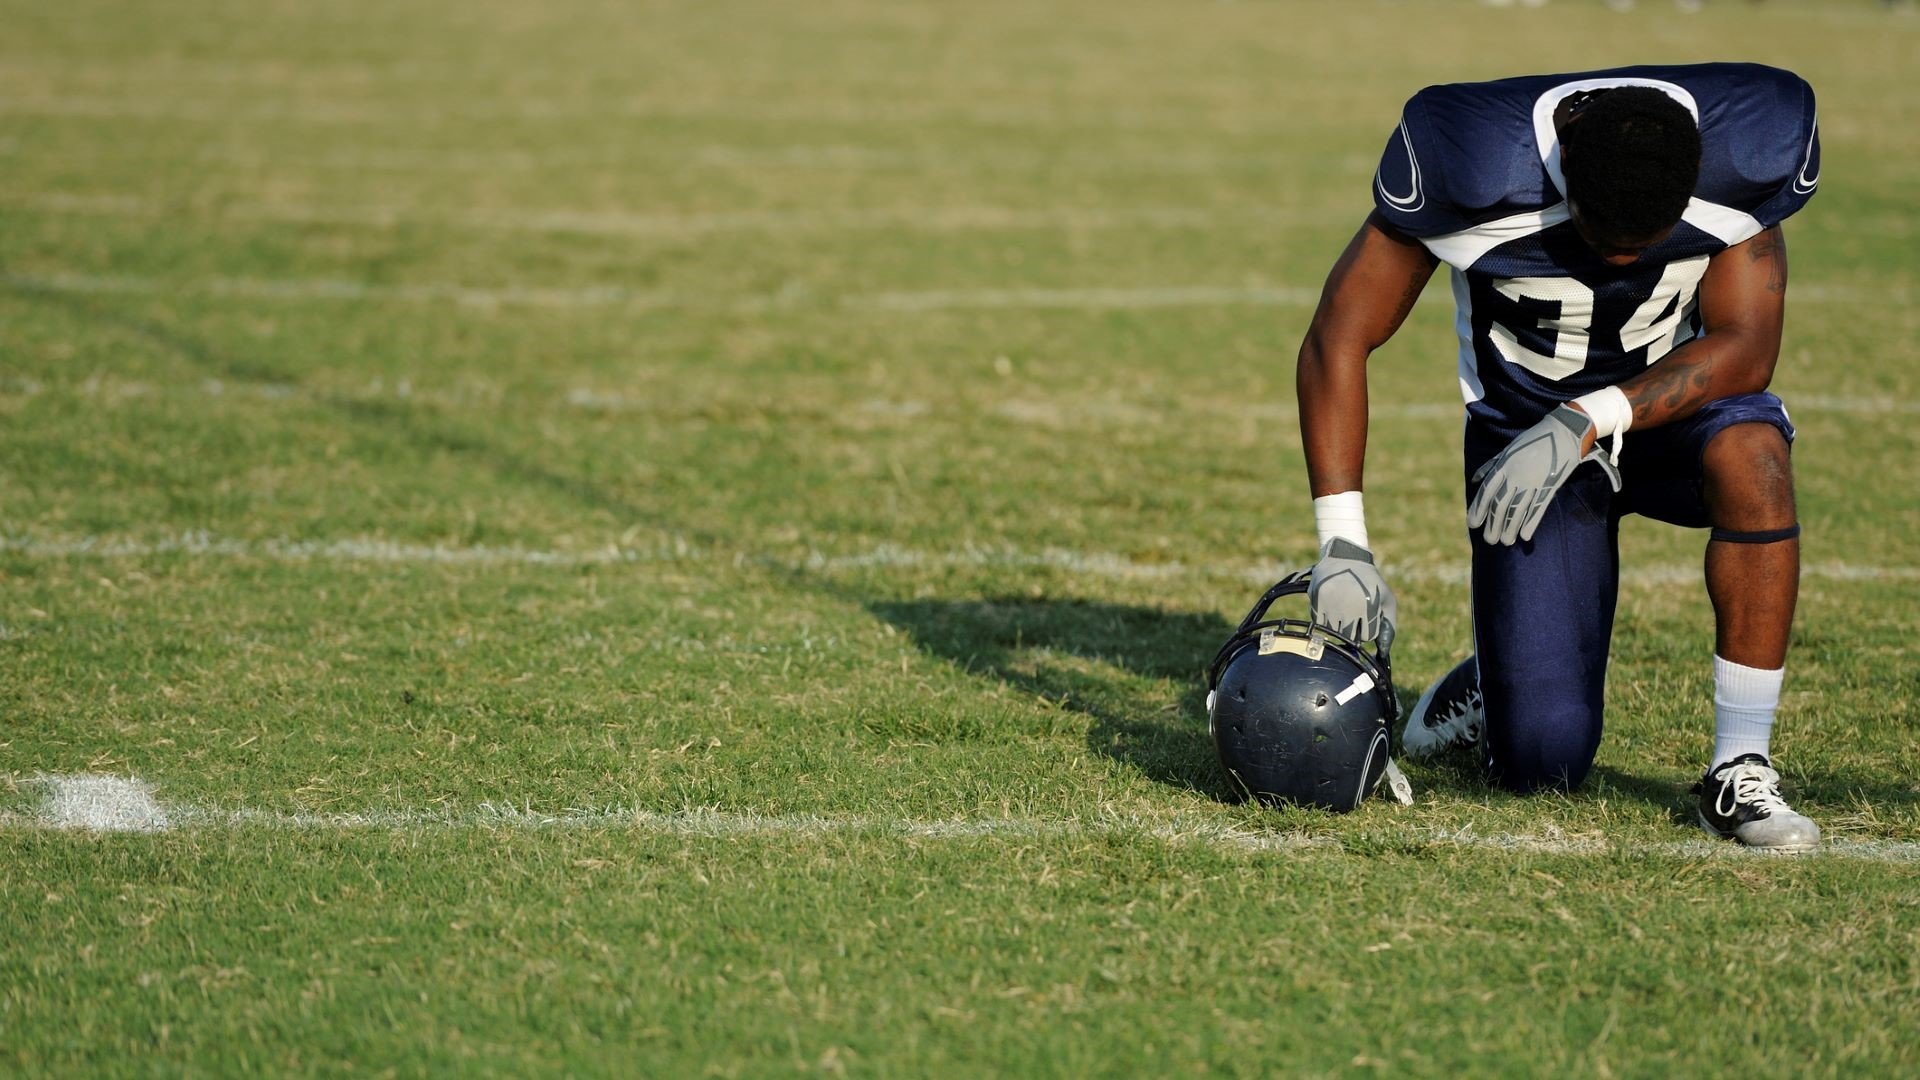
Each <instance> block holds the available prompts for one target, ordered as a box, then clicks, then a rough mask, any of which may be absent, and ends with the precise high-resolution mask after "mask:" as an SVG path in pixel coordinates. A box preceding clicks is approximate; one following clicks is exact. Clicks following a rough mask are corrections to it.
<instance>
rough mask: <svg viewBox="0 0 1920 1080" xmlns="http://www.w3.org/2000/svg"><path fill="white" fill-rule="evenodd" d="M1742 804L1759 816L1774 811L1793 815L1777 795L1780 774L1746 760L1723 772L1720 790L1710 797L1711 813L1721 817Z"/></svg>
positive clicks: (1778, 793) (1791, 808)
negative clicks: (1758, 812)
mask: <svg viewBox="0 0 1920 1080" xmlns="http://www.w3.org/2000/svg"><path fill="white" fill-rule="evenodd" d="M1743 804H1744V805H1747V806H1751V807H1753V808H1754V809H1756V810H1758V811H1760V812H1761V813H1760V816H1761V817H1765V816H1767V815H1769V814H1772V813H1774V812H1775V811H1779V812H1781V813H1785V814H1791V813H1793V807H1791V806H1788V805H1787V800H1786V799H1784V798H1782V797H1781V795H1780V774H1779V773H1777V772H1774V771H1773V770H1772V769H1769V768H1767V767H1766V766H1765V765H1756V764H1754V763H1753V762H1750V761H1743V762H1741V763H1740V764H1738V765H1735V766H1734V767H1733V768H1731V769H1729V770H1727V775H1726V778H1725V779H1724V780H1723V781H1721V784H1720V791H1719V793H1718V794H1717V795H1716V796H1715V797H1714V800H1713V811H1714V813H1716V814H1719V815H1720V816H1721V817H1725V818H1730V817H1732V816H1734V811H1736V810H1738V809H1739V808H1740V807H1741V805H1743Z"/></svg>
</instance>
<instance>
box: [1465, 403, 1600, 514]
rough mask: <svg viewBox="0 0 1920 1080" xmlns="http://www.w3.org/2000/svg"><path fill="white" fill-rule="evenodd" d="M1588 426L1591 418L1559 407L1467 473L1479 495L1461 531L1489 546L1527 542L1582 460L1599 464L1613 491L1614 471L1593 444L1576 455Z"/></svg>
mask: <svg viewBox="0 0 1920 1080" xmlns="http://www.w3.org/2000/svg"><path fill="white" fill-rule="evenodd" d="M1592 427H1593V418H1592V417H1590V416H1588V415H1587V414H1586V413H1583V412H1581V411H1580V410H1578V409H1575V408H1572V407H1570V406H1567V405H1562V406H1560V407H1559V408H1557V409H1555V410H1553V411H1552V412H1550V413H1548V414H1547V416H1546V419H1544V420H1542V421H1540V422H1539V423H1537V424H1535V425H1533V426H1532V427H1530V428H1528V429H1527V430H1525V431H1523V432H1521V433H1520V434H1519V435H1517V436H1515V437H1514V440H1513V441H1512V442H1510V443H1508V444H1507V448H1506V449H1505V450H1502V451H1500V452H1499V453H1498V454H1495V455H1494V456H1493V459H1492V460H1491V461H1488V462H1487V463H1486V464H1485V465H1482V466H1480V469H1479V471H1477V472H1475V473H1474V474H1473V482H1474V483H1476V484H1479V485H1480V490H1478V491H1476V492H1474V495H1473V502H1471V503H1470V504H1468V506H1467V528H1469V529H1480V530H1481V533H1480V535H1481V536H1482V537H1483V538H1484V539H1485V540H1486V541H1487V543H1489V544H1511V543H1514V542H1515V541H1518V540H1531V539H1533V532H1534V530H1535V529H1538V528H1539V527H1540V519H1541V518H1543V517H1545V516H1546V513H1547V504H1548V503H1550V502H1552V501H1553V496H1554V493H1555V492H1558V491H1559V490H1560V486H1561V485H1562V484H1565V483H1566V482H1567V477H1568V476H1570V475H1572V473H1573V470H1574V469H1575V468H1577V467H1578V466H1579V465H1580V463H1581V462H1583V461H1597V462H1599V463H1600V467H1601V468H1602V469H1604V470H1605V471H1606V474H1607V480H1608V481H1610V482H1611V483H1612V484H1613V490H1615V491H1619V490H1620V470H1619V469H1618V468H1616V467H1615V466H1614V464H1613V459H1612V458H1610V457H1608V456H1607V452H1606V451H1605V450H1602V449H1601V448H1600V444H1599V443H1598V442H1597V441H1596V442H1595V443H1594V446H1593V449H1592V450H1589V451H1587V454H1586V456H1585V457H1582V456H1581V455H1580V443H1581V442H1582V441H1583V440H1584V439H1585V438H1586V434H1587V431H1588V429H1590V428H1592Z"/></svg>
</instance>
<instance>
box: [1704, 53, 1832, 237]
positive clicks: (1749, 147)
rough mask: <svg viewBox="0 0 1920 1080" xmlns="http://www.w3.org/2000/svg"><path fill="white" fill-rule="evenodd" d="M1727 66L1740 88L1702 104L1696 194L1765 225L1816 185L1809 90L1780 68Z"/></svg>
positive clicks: (1816, 147) (1815, 133)
mask: <svg viewBox="0 0 1920 1080" xmlns="http://www.w3.org/2000/svg"><path fill="white" fill-rule="evenodd" d="M1727 66H1728V67H1737V69H1738V70H1737V75H1738V76H1739V83H1740V87H1739V90H1738V92H1730V93H1719V94H1714V95H1712V97H1711V98H1710V99H1709V100H1706V101H1703V102H1702V109H1701V117H1700V143H1701V154H1700V187H1699V195H1700V197H1701V198H1703V199H1705V200H1707V201H1709V202H1714V203H1718V204H1720V205H1722V206H1727V207H1731V208H1733V209H1735V210H1740V211H1743V212H1745V213H1748V214H1751V215H1752V216H1753V217H1754V218H1755V219H1756V220H1757V221H1759V222H1760V224H1761V225H1762V226H1763V227H1771V226H1773V225H1777V224H1779V223H1780V222H1782V221H1784V220H1786V219H1787V218H1788V217H1790V216H1791V215H1792V214H1793V213H1794V211H1796V210H1798V209H1800V208H1801V207H1802V206H1805V205H1806V203H1807V200H1809V199H1811V198H1813V193H1814V189H1815V188H1816V187H1817V186H1818V185H1819V182H1820V132H1819V125H1818V122H1817V118H1816V115H1815V109H1814V100H1813V88H1812V87H1811V86H1808V85H1807V83H1806V80H1804V79H1802V78H1800V77H1799V76H1798V75H1795V74H1793V73H1792V72H1790V71H1782V70H1780V69H1779V68H1772V67H1765V66H1762V65H1760V64H1740V65H1727Z"/></svg>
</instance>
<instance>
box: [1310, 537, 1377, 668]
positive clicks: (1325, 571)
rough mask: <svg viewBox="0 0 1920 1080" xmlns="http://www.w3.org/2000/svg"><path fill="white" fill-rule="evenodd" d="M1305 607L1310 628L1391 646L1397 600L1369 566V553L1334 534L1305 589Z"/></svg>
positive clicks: (1315, 564)
mask: <svg viewBox="0 0 1920 1080" xmlns="http://www.w3.org/2000/svg"><path fill="white" fill-rule="evenodd" d="M1307 607H1308V608H1309V609H1310V610H1311V611H1312V612H1313V621H1314V623H1315V624H1317V625H1320V626H1324V627H1327V628H1328V629H1330V630H1332V631H1334V632H1335V633H1338V634H1344V635H1346V636H1347V637H1349V638H1352V639H1353V640H1355V641H1375V640H1377V641H1379V643H1380V647H1381V648H1382V649H1388V648H1391V647H1392V645H1393V624H1394V621H1395V620H1396V619H1398V618H1399V615H1400V602H1399V601H1397V600H1395V599H1394V598H1393V590H1392V589H1389V588H1387V579H1386V578H1384V577H1382V576H1380V568H1379V567H1377V566H1375V565H1373V553H1372V552H1371V551H1368V550H1367V549H1366V548H1363V547H1361V546H1360V545H1359V544H1356V543H1354V542H1353V541H1351V540H1347V539H1344V538H1342V537H1338V536H1336V537H1334V538H1333V539H1331V540H1329V541H1327V543H1326V546H1325V547H1323V548H1321V549H1320V561H1319V562H1317V563H1314V564H1313V580H1312V581H1311V582H1310V583H1309V584H1308V585H1307Z"/></svg>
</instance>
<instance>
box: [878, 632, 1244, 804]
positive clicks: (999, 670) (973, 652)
mask: <svg viewBox="0 0 1920 1080" xmlns="http://www.w3.org/2000/svg"><path fill="white" fill-rule="evenodd" d="M868 607H869V609H870V610H872V611H873V613H874V614H876V615H878V616H879V617H880V618H882V619H884V620H886V621H887V622H888V623H891V624H892V625H894V626H896V627H898V628H900V629H901V630H903V631H905V632H906V633H907V634H908V635H909V636H910V637H911V638H912V640H913V642H914V644H915V645H917V646H919V647H920V648H921V649H922V650H924V651H925V652H927V653H928V654H930V655H932V656H936V657H939V658H941V659H943V660H946V661H948V662H950V663H953V664H955V665H958V666H959V667H961V668H963V669H964V670H967V671H970V672H973V673H974V674H977V675H981V676H984V677H987V678H991V679H997V680H1000V681H1002V682H1004V683H1005V684H1006V685H1007V686H1009V687H1011V688H1013V689H1015V690H1017V691H1020V692H1022V693H1024V694H1027V695H1030V696H1031V697H1032V698H1034V699H1036V701H1035V704H1037V705H1039V706H1040V707H1041V708H1043V709H1056V710H1063V711H1065V712H1067V713H1069V714H1072V715H1077V716H1079V717H1083V718H1084V720H1081V721H1077V722H1076V723H1077V724H1084V727H1085V731H1086V742H1087V747H1088V748H1089V749H1090V750H1092V751H1093V752H1095V753H1097V754H1102V755H1105V756H1107V757H1110V758H1112V759H1114V760H1116V761H1120V762H1124V763H1125V764H1127V765H1130V766H1132V767H1133V768H1135V769H1138V770H1139V771H1140V772H1141V774H1142V775H1144V776H1146V777H1148V778H1149V779H1152V780H1155V781H1157V782H1159V783H1162V784H1167V785H1170V786H1173V787H1177V788H1180V789H1182V790H1185V791H1191V792H1195V793H1197V794H1201V795H1205V796H1208V797H1210V798H1218V799H1223V800H1224V799H1229V798H1231V796H1232V792H1231V790H1230V789H1229V788H1228V786H1227V783H1226V780H1225V778H1224V777H1222V776H1221V774H1220V766H1219V764H1218V762H1217V761H1216V760H1215V758H1214V751H1213V741H1212V739H1211V738H1210V737H1209V736H1208V734H1207V713H1206V686H1205V679H1206V675H1205V671H1206V666H1207V663H1208V662H1209V661H1210V660H1212V658H1213V654H1214V652H1215V650H1217V649H1218V648H1219V647H1220V644H1221V643H1222V642H1224V641H1225V640H1226V639H1227V636H1228V635H1229V634H1231V633H1232V632H1233V625H1232V624H1231V623H1229V622H1227V621H1226V620H1225V619H1223V618H1221V617H1220V616H1218V615H1202V614H1194V613H1181V612H1168V611H1160V610H1156V609H1153V608H1146V607H1131V606H1126V605H1121V604H1108V603H1099V602H1093V601H1085V600H1058V599H1038V600H1036V599H1031V598H1026V597H1020V598H1003V599H986V600H901V601H878V602H870V603H869V604H868Z"/></svg>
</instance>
